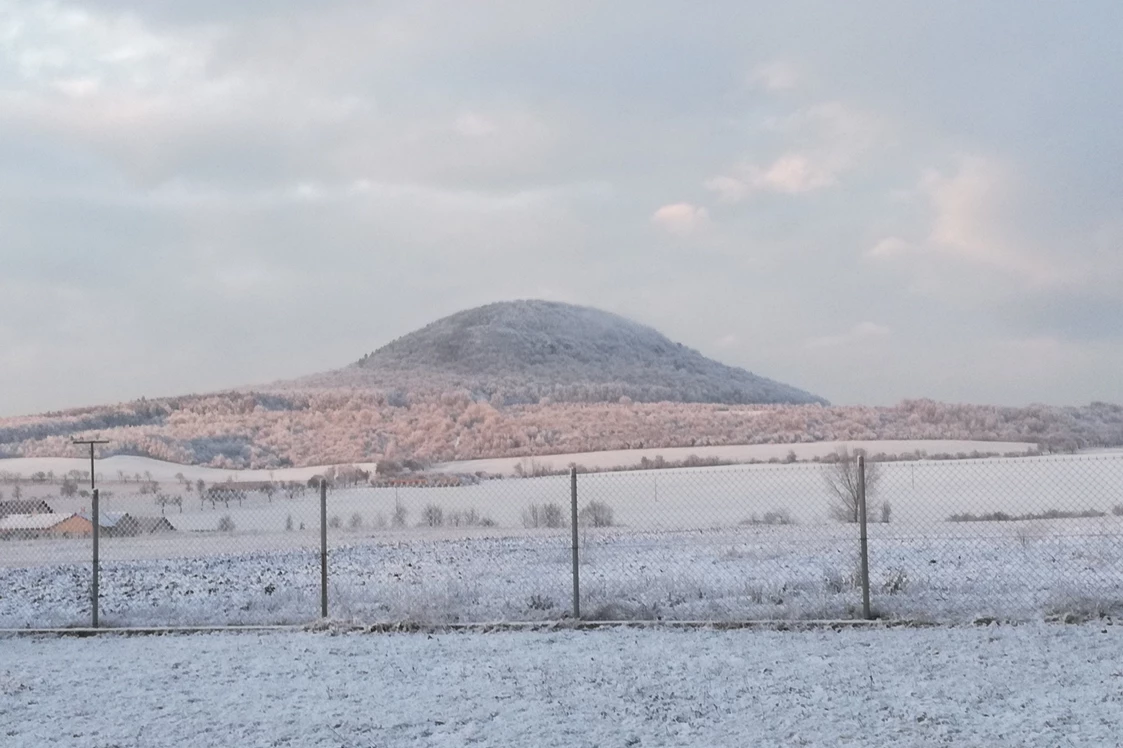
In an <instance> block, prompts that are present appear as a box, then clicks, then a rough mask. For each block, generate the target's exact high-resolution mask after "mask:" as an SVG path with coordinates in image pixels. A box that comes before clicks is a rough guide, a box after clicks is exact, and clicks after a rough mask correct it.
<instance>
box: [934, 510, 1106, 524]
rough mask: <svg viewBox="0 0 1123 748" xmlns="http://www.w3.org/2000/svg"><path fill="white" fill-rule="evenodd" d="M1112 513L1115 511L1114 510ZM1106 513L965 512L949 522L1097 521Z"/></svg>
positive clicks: (1056, 511)
mask: <svg viewBox="0 0 1123 748" xmlns="http://www.w3.org/2000/svg"><path fill="white" fill-rule="evenodd" d="M1112 513H1113V514H1114V513H1115V510H1114V509H1112ZM1106 516H1107V513H1106V512H1101V511H1099V510H1097V509H1081V510H1080V511H1070V510H1065V509H1046V510H1045V511H1044V512H1036V513H1034V512H1029V513H1026V514H1007V513H1006V512H987V513H986V514H972V513H971V512H963V513H962V514H953V515H951V516H950V517H948V522H1022V521H1025V520H1032V519H1096V518H1099V517H1106Z"/></svg>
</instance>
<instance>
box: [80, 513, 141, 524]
mask: <svg viewBox="0 0 1123 748" xmlns="http://www.w3.org/2000/svg"><path fill="white" fill-rule="evenodd" d="M78 516H79V517H81V518H82V519H86V520H89V521H90V523H91V524H93V521H94V520H93V518H92V517H91V516H90V515H89V514H88V513H86V512H78ZM128 516H129V515H128V513H127V512H98V515H97V523H98V525H100V526H101V527H116V526H117V523H118V522H120V521H121V520H123V519H125V517H128Z"/></svg>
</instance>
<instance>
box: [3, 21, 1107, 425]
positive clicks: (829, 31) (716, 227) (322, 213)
mask: <svg viewBox="0 0 1123 748" xmlns="http://www.w3.org/2000/svg"><path fill="white" fill-rule="evenodd" d="M1121 35H1123V4H1120V3H1118V2H1115V1H1108V0H1104V1H1098V0H1086V1H1085V2H1082V3H1079V4H1065V3H1056V2H1045V1H1036V0H992V1H991V2H987V3H977V2H969V1H968V0H946V1H945V2H941V3H932V2H926V1H924V2H922V1H920V0H878V1H875V0H850V1H849V2H846V3H838V2H835V0H793V1H792V2H785V3H773V2H768V3H766V2H755V0H753V1H750V0H729V1H726V0H711V1H710V2H707V3H705V4H701V3H696V2H685V1H683V2H668V1H663V0H614V2H611V3H609V2H587V1H585V0H564V1H563V0H556V1H555V0H474V1H473V2H470V3H466V2H454V1H452V0H448V1H444V2H439V1H436V0H407V1H402V2H398V1H396V0H382V1H380V2H369V0H365V1H361V2H360V1H356V2H351V1H350V0H335V1H333V0H325V1H323V2H316V3H313V2H298V1H297V0H271V1H270V2H264V1H263V0H242V1H241V2H237V3H231V2H226V1H225V0H224V1H222V2H218V1H217V0H196V1H195V2H191V3H184V2H180V1H178V0H146V1H145V2H127V1H125V0H91V1H90V2H86V3H68V2H39V1H37V0H29V1H27V2H23V1H22V0H16V1H13V0H0V415H17V414H30V413H36V412H41V411H45V410H53V409H59V408H64V407H71V406H81V405H95V404H104V403H108V402H115V401H120V400H128V399H133V398H137V397H141V396H146V397H156V396H161V395H174V394H184V393H189V392H205V391H211V390H216V389H220V388H225V387H233V386H240V385H246V384H252V383H263V382H270V381H274V380H277V379H283V378H290V377H295V376H299V375H303V374H308V373H313V372H318V371H324V370H328V369H333V368H337V367H340V366H343V365H345V364H347V363H349V362H352V361H354V360H356V359H358V358H359V357H360V356H361V355H363V354H364V353H367V352H370V351H372V350H374V349H376V348H377V347H379V346H381V345H383V344H385V343H387V342H389V341H390V340H392V339H394V338H396V337H399V336H400V335H402V334H405V333H407V332H409V331H411V330H413V329H416V328H417V327H420V326H422V325H424V324H426V323H428V322H430V321H432V320H435V319H437V318H439V317H442V316H444V315H447V314H451V313H453V312H456V311H459V310H461V309H465V308H469V307H473V306H477V305H481V304H485V303H489V302H492V301H497V300H504V299H516V298H543V299H552V300H559V301H568V302H573V303H578V304H584V305H589V306H594V307H598V308H602V309H606V310H609V311H612V312H616V313H619V314H622V315H624V316H627V317H629V318H632V319H634V320H636V321H639V322H642V323H645V324H648V325H651V326H653V327H655V328H657V329H658V330H660V331H661V332H663V333H664V334H666V335H668V336H669V337H671V338H672V339H674V340H677V341H679V342H682V343H684V344H686V345H689V346H691V347H693V348H697V349H698V350H700V351H701V352H702V353H704V354H706V355H708V356H711V357H714V358H717V359H719V360H721V361H723V362H725V363H729V364H733V365H737V366H742V367H744V368H746V369H749V370H750V371H753V372H755V373H758V374H763V375H765V376H768V377H772V378H774V379H778V380H781V381H784V382H787V383H790V384H793V385H796V386H798V387H801V388H804V389H807V390H809V391H812V392H814V393H816V394H819V395H822V396H824V397H826V398H828V399H829V400H831V401H832V402H835V403H841V404H850V403H861V404H871V405H881V404H886V405H888V404H893V403H896V402H898V401H900V400H901V399H903V398H911V397H932V398H936V399H939V400H947V401H957V402H972V403H991V404H1004V405H1005V404H1009V405H1021V404H1028V403H1035V402H1040V403H1048V404H1073V405H1075V404H1083V403H1087V402H1090V401H1093V400H1106V401H1110V402H1121V401H1123V377H1121V376H1120V373H1121V372H1123V179H1120V174H1121V173H1123V128H1120V127H1119V123H1120V121H1123V99H1121V98H1120V96H1119V91H1120V90H1123V55H1121V54H1119V50H1118V43H1119V39H1120V37H1121Z"/></svg>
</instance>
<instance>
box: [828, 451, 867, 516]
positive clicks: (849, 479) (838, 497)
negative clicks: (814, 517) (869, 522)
mask: <svg viewBox="0 0 1123 748" xmlns="http://www.w3.org/2000/svg"><path fill="white" fill-rule="evenodd" d="M864 454H865V451H864V450H861V449H856V450H854V452H853V453H851V452H850V449H849V448H848V447H846V446H842V447H840V448H839V450H838V451H837V452H836V453H835V454H834V455H833V457H834V459H833V461H832V462H829V463H827V464H826V465H825V466H824V467H823V480H824V481H825V482H826V484H827V491H828V492H829V493H830V515H831V518H832V519H836V520H838V521H839V522H857V521H858V456H859V455H864ZM880 479H881V470H880V465H878V463H876V462H871V461H869V460H867V461H866V511H867V514H868V512H869V511H870V507H871V506H872V502H871V501H870V499H871V498H872V497H873V496H874V494H875V493H876V492H877V484H878V481H880Z"/></svg>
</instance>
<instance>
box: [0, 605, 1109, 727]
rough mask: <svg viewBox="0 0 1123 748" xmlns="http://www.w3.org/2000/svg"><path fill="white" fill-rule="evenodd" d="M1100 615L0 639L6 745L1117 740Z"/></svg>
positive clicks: (0, 713) (1, 723)
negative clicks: (999, 620)
mask: <svg viewBox="0 0 1123 748" xmlns="http://www.w3.org/2000/svg"><path fill="white" fill-rule="evenodd" d="M1121 647H1123V629H1121V628H1120V627H1119V626H1116V625H1083V626H1049V625H1043V624H1032V625H1022V626H997V627H996V626H987V627H967V628H951V629H904V628H902V629H889V630H883V629H875V630H842V631H831V630H811V631H802V632H798V631H788V632H774V631H748V630H742V631H725V632H721V631H707V630H692V631H671V630H633V629H607V630H597V631H584V632H582V631H556V632H547V633H542V632H503V633H487V634H482V633H452V634H433V635H426V634H396V635H356V634H348V635H329V634H323V633H264V634H249V633H242V634H206V635H198V634H197V635H191V636H160V637H119V636H109V637H96V638H92V639H74V638H50V637H44V638H8V639H0V744H2V745H4V746H5V748H39V746H44V745H51V746H56V747H57V748H108V747H109V746H146V747H151V748H161V747H163V746H176V747H177V748H193V747H199V748H202V747H203V746H216V745H227V746H233V745H237V746H241V747H244V748H252V747H253V746H278V745H294V746H307V747H309V748H314V747H316V746H324V747H325V748H326V747H330V748H339V746H355V747H359V746H362V747H364V748H365V747H366V746H463V745H469V744H474V745H480V746H503V747H504V748H506V747H507V746H530V745H533V746H565V748H581V747H584V746H681V745H694V746H730V747H734V746H735V747H737V748H740V747H741V746H749V745H752V746H799V745H803V746H828V745H829V746H837V745H863V746H871V747H877V746H902V745H907V746H929V745H931V746H937V745H938V746H946V745H954V746H988V747H989V746H1042V747H1043V748H1044V747H1049V748H1052V747H1053V746H1068V745H1071V746H1092V745H1095V746H1117V745H1121V744H1123V740H1121V737H1120V736H1121V735H1123V671H1121V669H1120V666H1119V657H1118V654H1119V651H1120V648H1121Z"/></svg>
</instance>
